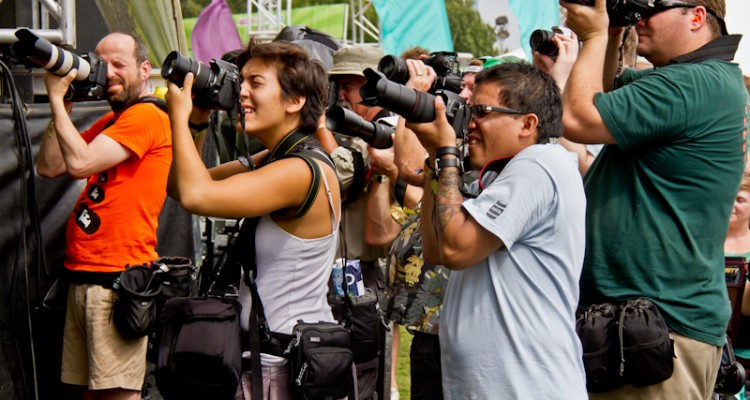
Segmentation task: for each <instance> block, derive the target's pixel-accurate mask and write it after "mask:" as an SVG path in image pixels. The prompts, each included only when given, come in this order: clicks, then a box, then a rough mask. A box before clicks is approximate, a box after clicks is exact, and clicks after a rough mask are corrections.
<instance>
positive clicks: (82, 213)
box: [76, 203, 102, 235]
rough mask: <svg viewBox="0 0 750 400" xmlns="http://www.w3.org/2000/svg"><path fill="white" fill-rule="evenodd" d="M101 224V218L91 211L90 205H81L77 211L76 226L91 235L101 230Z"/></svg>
mask: <svg viewBox="0 0 750 400" xmlns="http://www.w3.org/2000/svg"><path fill="white" fill-rule="evenodd" d="M101 223H102V220H101V218H99V216H98V215H96V213H95V212H93V211H92V210H91V209H89V206H88V204H86V203H81V205H80V206H79V207H78V209H77V210H76V225H78V227H79V228H81V230H82V231H84V232H85V233H87V234H89V235H91V234H94V233H96V231H98V230H99V225H101Z"/></svg>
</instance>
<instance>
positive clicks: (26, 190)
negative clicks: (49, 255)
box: [0, 61, 47, 399]
mask: <svg viewBox="0 0 750 400" xmlns="http://www.w3.org/2000/svg"><path fill="white" fill-rule="evenodd" d="M0 69H2V75H3V82H4V83H5V86H6V87H7V89H8V95H9V97H10V103H11V108H12V111H13V119H14V124H15V134H16V142H17V145H18V149H19V153H18V158H19V174H20V178H21V204H22V206H23V210H22V213H21V229H20V239H19V240H20V244H19V246H18V247H17V250H16V261H15V262H14V263H13V271H12V274H11V275H12V278H11V282H10V290H9V296H10V299H9V300H10V301H9V304H10V312H9V314H10V324H11V336H12V337H13V342H14V344H15V348H16V353H17V356H18V357H19V360H23V357H22V356H21V350H20V347H19V345H18V340H17V339H16V335H15V329H13V325H14V318H13V309H14V306H13V305H14V301H13V300H14V298H15V296H14V294H15V290H16V285H15V281H16V277H17V276H18V272H19V271H18V269H19V263H23V274H24V281H25V284H26V285H25V289H26V316H27V322H28V329H29V347H30V351H31V363H32V373H33V388H34V398H35V399H38V398H39V384H38V376H37V364H36V351H35V347H34V334H33V328H32V320H31V310H32V308H31V294H30V290H29V289H30V285H29V265H28V258H27V256H28V249H27V243H26V236H27V234H28V233H29V232H27V230H26V221H27V218H30V219H31V224H32V232H31V233H33V234H34V237H35V238H36V255H37V258H36V259H37V261H38V263H37V268H36V272H37V285H36V286H37V287H36V298H37V300H36V301H37V302H38V301H41V300H39V299H40V298H41V296H39V294H40V293H42V287H41V281H42V279H41V277H43V276H46V272H47V270H46V265H47V262H46V258H45V256H44V242H43V238H42V235H41V218H40V216H39V207H38V204H37V200H36V185H35V183H34V175H35V174H34V169H33V165H34V164H33V161H32V156H31V154H32V153H31V140H30V139H29V134H28V129H27V126H26V117H25V115H24V112H23V108H24V106H23V102H22V101H21V99H20V97H19V95H18V90H17V89H16V86H15V81H14V80H13V76H12V74H11V72H10V68H8V66H7V65H6V64H5V63H4V62H2V61H0ZM42 271H43V273H42ZM20 369H21V371H20V373H21V377H22V380H23V381H24V382H28V378H27V376H26V371H25V368H20Z"/></svg>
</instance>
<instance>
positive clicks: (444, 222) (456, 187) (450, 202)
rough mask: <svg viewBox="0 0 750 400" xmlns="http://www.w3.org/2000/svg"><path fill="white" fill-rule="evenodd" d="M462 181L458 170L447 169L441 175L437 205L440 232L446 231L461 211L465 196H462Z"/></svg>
mask: <svg viewBox="0 0 750 400" xmlns="http://www.w3.org/2000/svg"><path fill="white" fill-rule="evenodd" d="M460 180H461V179H460V177H459V175H458V169H456V168H449V169H446V170H444V171H443V173H442V174H440V178H439V181H438V190H437V201H436V204H435V207H436V208H437V210H438V212H437V213H438V217H439V219H440V231H443V230H445V227H446V226H448V222H449V221H450V220H451V218H453V216H454V215H455V214H456V213H459V212H460V211H461V203H463V201H464V196H463V195H462V194H461V190H460Z"/></svg>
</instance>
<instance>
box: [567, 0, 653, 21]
mask: <svg viewBox="0 0 750 400" xmlns="http://www.w3.org/2000/svg"><path fill="white" fill-rule="evenodd" d="M570 2H571V3H576V4H582V5H585V6H592V7H593V6H594V4H595V0H570ZM654 3H655V1H654V0H607V14H608V15H609V26H628V25H633V24H635V23H636V22H638V20H640V19H641V16H642V13H643V11H645V10H647V9H649V8H654Z"/></svg>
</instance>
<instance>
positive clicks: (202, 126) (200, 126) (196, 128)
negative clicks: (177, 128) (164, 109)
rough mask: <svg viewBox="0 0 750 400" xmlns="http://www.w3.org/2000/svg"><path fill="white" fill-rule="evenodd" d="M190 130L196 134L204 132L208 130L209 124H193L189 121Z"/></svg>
mask: <svg viewBox="0 0 750 400" xmlns="http://www.w3.org/2000/svg"><path fill="white" fill-rule="evenodd" d="M188 128H190V129H192V130H194V131H196V132H202V131H205V130H206V129H208V122H204V123H202V124H195V123H193V121H190V120H188Z"/></svg>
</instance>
